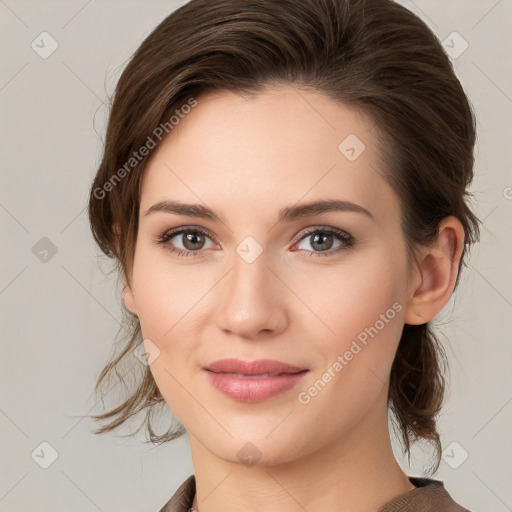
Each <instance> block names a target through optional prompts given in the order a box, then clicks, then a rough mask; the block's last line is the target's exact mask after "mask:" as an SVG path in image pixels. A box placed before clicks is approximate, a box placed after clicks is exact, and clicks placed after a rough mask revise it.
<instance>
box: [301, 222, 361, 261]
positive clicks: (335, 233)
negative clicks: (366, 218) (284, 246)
mask: <svg viewBox="0 0 512 512" xmlns="http://www.w3.org/2000/svg"><path fill="white" fill-rule="evenodd" d="M303 241H305V242H306V243H305V244H304V245H309V247H312V248H313V251H310V250H308V249H304V248H301V247H299V249H300V250H305V251H306V252H308V253H309V254H308V257H313V258H314V257H316V256H320V257H323V256H332V255H333V254H336V253H339V252H341V251H345V250H347V249H349V248H350V247H352V246H353V245H354V243H355V240H354V238H353V237H352V236H351V235H349V234H348V233H345V232H344V231H341V230H340V229H335V228H315V229H312V230H309V231H307V232H306V233H304V234H303V235H302V237H301V239H300V240H299V242H297V243H296V244H295V245H294V247H295V246H296V245H297V246H298V245H299V244H301V243H302V242H303ZM336 241H338V245H336ZM333 247H334V249H333Z"/></svg>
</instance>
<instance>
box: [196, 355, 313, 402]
mask: <svg viewBox="0 0 512 512" xmlns="http://www.w3.org/2000/svg"><path fill="white" fill-rule="evenodd" d="M203 370H204V371H205V373H206V376H207V378H208V380H209V382H210V384H212V385H213V387H214V388H215V389H217V390H218V391H220V392H221V393H223V394H224V395H225V396H228V397H229V398H232V399H234V400H237V401H241V402H262V401H264V400H267V399H269V398H271V397H273V396H276V395H278V394H281V393H284V392H285V391H288V390H290V389H292V388H293V387H295V386H296V385H297V384H298V382H299V381H300V380H302V378H303V377H304V375H305V374H306V373H308V372H309V369H307V368H302V367H299V366H295V365H290V364H288V363H283V362H281V361H273V360H269V359H260V360H257V361H242V360H240V359H223V360H220V361H215V362H214V363H211V364H210V365H208V366H207V367H204V368H203Z"/></svg>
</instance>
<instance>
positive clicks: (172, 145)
mask: <svg viewBox="0 0 512 512" xmlns="http://www.w3.org/2000/svg"><path fill="white" fill-rule="evenodd" d="M196 99H197V102H198V103H197V106H195V107H194V108H193V109H192V110H191V111H190V113H188V114H186V115H184V116H183V118H182V119H180V121H179V123H178V124H176V125H175V126H174V127H173V129H172V132H171V133H170V134H169V135H168V136H167V138H165V139H164V140H163V141H162V142H161V143H160V144H159V146H157V148H156V149H155V150H154V151H155V154H153V155H152V158H151V160H150V162H149V164H148V166H147V168H146V170H145V173H144V177H143V182H142V195H141V211H145V210H146V209H147V208H149V207H150V206H151V205H152V204H153V203H154V202H157V201H161V200H165V199H169V198H171V199H178V200H180V201H183V202H188V203H198V202H204V203H206V204H207V205H208V206H209V207H210V208H211V209H214V210H215V211H221V212H222V211H227V210H229V209H231V208H233V209H235V210H236V211H237V212H239V213H240V215H242V216H243V215H245V214H247V215H250V214H251V213H252V214H254V212H255V211H258V213H259V212H260V211H261V209H262V207H264V208H266V209H270V210H276V211H277V210H280V209H281V208H282V206H283V205H289V204H294V203H297V202H299V201H301V200H302V201H308V202H309V201H311V200H317V199H321V198H325V197H326V196H329V197H330V198H332V197H336V198H339V199H344V200H349V201H353V202H356V203H358V204H361V206H363V207H365V208H367V209H372V213H374V214H375V216H379V215H380V216H382V215H387V214H393V212H391V211H390V210H389V204H388V205H387V207H386V203H389V201H392V202H395V203H396V197H395V196H394V193H393V191H392V190H391V189H390V188H389V186H388V185H387V183H386V182H385V181H384V180H383V178H382V177H381V176H380V173H381V172H383V163H382V162H381V161H380V156H379V148H378V145H377V143H378V141H377V137H376V130H375V127H374V126H373V124H372V123H371V121H370V120H369V119H367V118H366V117H365V116H364V115H363V114H362V113H361V112H359V111H357V110H356V109H353V108H349V107H347V106H345V105H343V104H341V103H339V102H336V101H334V100H332V99H331V98H329V97H327V96H325V95H324V94H322V93H319V92H312V91H305V90H301V89H297V88H295V87H292V86H282V87H273V88H269V89H267V90H266V91H265V92H262V93H259V94H258V95H256V96H251V97H242V96H240V95H238V94H235V93H233V92H231V91H226V90H221V91H213V92H210V93H208V94H204V95H202V96H199V97H198V98H196ZM370 206H371V208H370ZM379 210H381V211H379ZM395 213H396V212H395ZM230 215H231V214H230Z"/></svg>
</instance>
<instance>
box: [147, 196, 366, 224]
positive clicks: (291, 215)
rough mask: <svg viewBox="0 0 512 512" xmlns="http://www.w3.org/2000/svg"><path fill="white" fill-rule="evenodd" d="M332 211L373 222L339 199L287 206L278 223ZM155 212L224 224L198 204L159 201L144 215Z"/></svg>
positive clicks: (211, 211) (215, 215) (207, 209)
mask: <svg viewBox="0 0 512 512" xmlns="http://www.w3.org/2000/svg"><path fill="white" fill-rule="evenodd" d="M334 211H338V212H356V213H362V214H364V215H366V216H367V217H368V218H370V219H372V220H373V221H375V218H374V216H373V215H372V214H371V213H370V212H369V211H368V210H366V209H365V208H363V207H362V206H359V205H358V204H356V203H352V202H351V201H342V200H340V199H324V200H320V201H312V202H309V203H302V204H299V205H293V206H287V207H286V208H283V209H282V210H281V211H280V212H279V217H278V222H279V223H282V222H291V221H294V220H297V219H301V218H304V217H311V216H313V215H318V214H321V213H327V212H334ZM155 212H165V213H174V214H177V215H185V216H188V217H196V218H198V219H206V220H211V221H213V222H221V223H223V224H225V221H224V219H223V218H222V217H221V216H219V215H217V214H216V213H215V212H214V211H213V210H211V209H210V208H208V207H207V206H203V205H200V204H186V203H180V202H179V201H173V200H165V201H159V202H158V203H155V204H154V205H153V206H151V207H150V208H149V209H148V210H147V211H146V213H145V214H144V215H145V216H147V215H150V214H152V213H155Z"/></svg>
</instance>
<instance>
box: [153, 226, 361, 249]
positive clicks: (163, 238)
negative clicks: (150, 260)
mask: <svg viewBox="0 0 512 512" xmlns="http://www.w3.org/2000/svg"><path fill="white" fill-rule="evenodd" d="M186 232H197V233H200V234H202V235H205V236H207V237H208V238H210V239H211V240H212V241H214V243H216V244H217V245H219V246H221V247H222V244H220V243H219V242H218V241H216V237H215V235H213V233H212V232H211V231H210V230H209V229H207V228H203V227H200V226H180V227H177V228H171V229H168V230H166V231H164V233H163V234H162V235H160V236H157V237H156V240H155V242H156V243H157V244H159V245H163V246H165V244H166V243H167V242H168V241H169V240H171V239H172V238H174V237H175V236H177V235H180V234H183V233H186ZM319 232H320V233H321V232H323V233H331V234H333V235H335V236H337V237H338V238H339V239H340V240H341V241H342V243H343V245H342V246H341V247H338V248H336V249H331V250H328V251H306V250H305V249H297V251H305V252H307V253H311V254H310V256H311V257H315V256H313V255H316V256H320V257H321V256H329V255H334V254H338V253H340V252H342V251H343V250H346V249H348V248H350V247H352V246H353V245H354V244H355V239H354V237H353V236H352V235H351V234H350V233H348V232H346V231H344V230H342V229H339V228H335V227H332V226H325V225H320V226H319V225H316V226H310V227H308V228H304V230H302V231H301V233H299V235H297V237H296V240H295V241H294V242H293V243H292V245H291V246H292V247H294V246H295V245H297V244H298V243H299V242H301V241H302V240H304V239H305V238H307V237H308V236H311V235H312V234H314V233H319ZM168 250H169V251H170V252H171V253H178V254H183V253H186V254H187V255H190V256H192V257H202V256H204V252H205V251H207V250H208V249H200V250H198V251H190V250H183V249H179V248H172V249H168Z"/></svg>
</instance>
